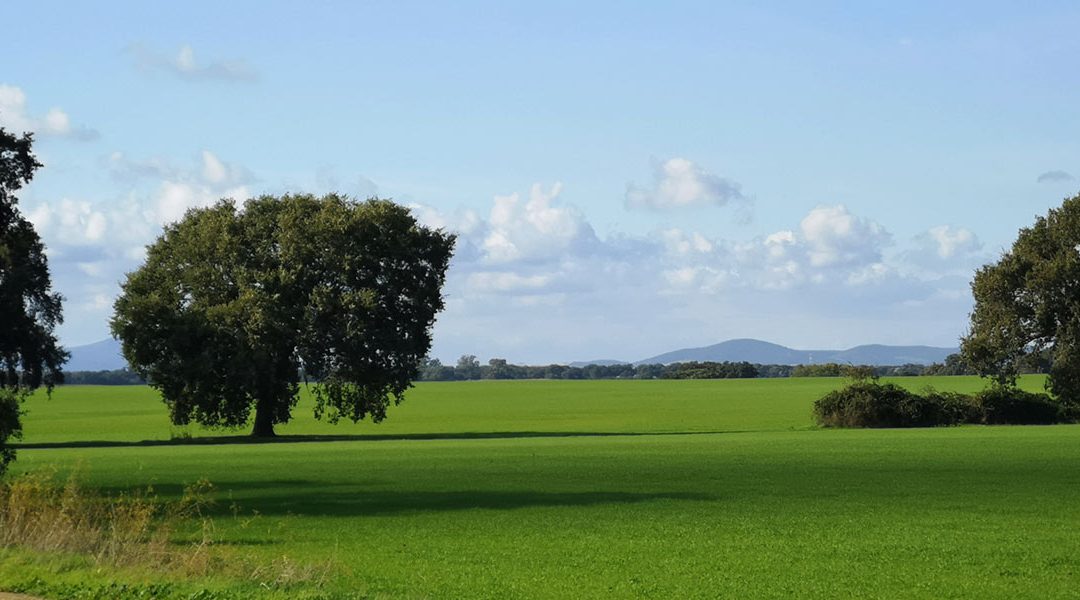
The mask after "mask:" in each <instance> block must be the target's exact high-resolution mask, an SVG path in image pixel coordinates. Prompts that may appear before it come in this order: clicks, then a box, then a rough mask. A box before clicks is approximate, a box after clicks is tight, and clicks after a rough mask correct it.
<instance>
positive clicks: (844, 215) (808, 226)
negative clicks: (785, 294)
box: [799, 204, 891, 267]
mask: <svg viewBox="0 0 1080 600" xmlns="http://www.w3.org/2000/svg"><path fill="white" fill-rule="evenodd" d="M799 228H800V230H801V231H802V238H803V240H805V243H806V246H807V248H808V250H809V258H810V264H811V265H813V266H815V267H823V266H830V265H837V264H856V265H859V264H865V263H867V262H874V261H877V260H879V259H880V258H881V251H882V248H883V247H884V246H886V245H888V244H889V242H890V241H891V236H890V235H889V232H887V231H885V229H884V228H883V227H882V226H881V225H879V224H877V223H875V222H873V221H871V220H869V219H864V218H859V217H856V216H855V215H853V214H851V212H850V211H848V209H847V208H846V207H845V206H844V205H842V204H837V205H833V206H818V207H816V208H814V209H813V210H811V211H810V212H809V213H808V214H807V215H806V216H805V217H804V218H803V220H802V222H800V223H799Z"/></svg>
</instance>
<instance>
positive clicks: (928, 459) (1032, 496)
mask: <svg viewBox="0 0 1080 600" xmlns="http://www.w3.org/2000/svg"><path fill="white" fill-rule="evenodd" d="M896 381H897V382H899V383H901V384H902V385H905V386H909V387H912V388H913V389H920V388H922V387H923V386H926V385H933V386H935V387H936V388H938V389H941V390H954V391H974V390H976V389H979V388H981V387H982V386H983V382H982V381H980V380H979V379H977V378H968V377H943V378H931V377H921V378H901V379H897V380H896ZM841 383H842V382H841V380H838V379H810V378H806V379H803V378H796V379H774V380H713V381H516V382H496V381H480V382H457V383H422V384H419V385H417V386H416V388H415V389H414V390H412V391H410V393H409V395H408V397H407V400H406V402H405V403H403V404H402V405H400V406H397V407H394V408H392V409H391V411H390V416H389V417H388V418H387V420H386V421H385V422H384V423H381V424H373V423H361V424H358V425H352V424H345V423H342V424H338V425H336V426H335V425H329V424H325V423H320V422H317V421H315V420H314V419H313V418H312V417H311V406H310V401H309V399H308V398H307V397H305V398H304V399H303V400H302V402H301V405H300V406H299V407H298V408H297V410H296V412H295V419H294V421H293V422H292V423H290V424H288V425H286V426H282V427H280V428H279V434H280V435H281V439H279V440H278V441H275V442H262V443H250V442H249V440H246V439H243V438H242V437H239V436H238V433H246V432H229V431H206V430H203V429H200V428H196V427H188V428H177V427H173V426H170V425H169V423H168V420H167V417H166V413H165V409H164V406H163V405H162V404H161V403H160V401H159V400H158V399H157V397H156V395H155V393H154V392H153V391H152V390H150V389H148V388H144V387H64V388H58V389H57V390H56V392H55V393H54V395H53V397H52V398H51V399H46V398H45V397H43V396H39V397H36V398H34V399H32V400H31V401H30V402H28V404H27V406H26V408H27V410H28V413H27V415H26V417H25V438H24V439H23V440H22V447H21V448H20V450H19V457H18V460H17V461H16V463H15V464H14V471H15V473H19V472H28V471H37V470H42V469H54V470H56V471H57V476H58V477H63V476H64V475H65V474H66V473H67V472H68V471H70V470H72V469H78V471H79V472H80V478H81V480H82V481H83V482H84V483H85V484H86V485H87V486H90V487H93V488H97V489H100V490H103V491H105V492H108V493H120V492H126V491H131V490H138V489H145V488H146V487H147V486H152V487H153V489H154V491H155V493H157V494H158V495H160V497H161V498H163V499H168V498H175V497H176V496H178V495H179V494H180V493H181V491H182V489H183V488H184V486H185V485H187V484H190V483H192V482H195V481H197V480H199V479H202V478H205V479H208V480H209V481H211V482H212V483H213V484H214V485H215V488H216V492H215V496H216V498H217V501H218V502H217V504H216V505H215V506H214V507H213V508H212V509H211V511H212V512H211V514H212V516H213V517H214V532H213V536H214V539H215V541H216V542H217V548H219V549H220V551H222V552H225V553H230V554H231V555H235V556H237V557H240V556H242V557H245V559H246V560H253V561H263V562H265V563H266V564H277V565H280V564H281V562H282V560H285V561H286V562H288V563H289V564H294V565H314V567H312V568H316V569H318V570H319V572H320V577H319V578H318V579H317V580H310V581H299V582H297V583H294V584H291V587H286V588H282V589H279V590H277V591H274V593H279V594H281V597H303V596H305V595H309V596H311V597H317V596H318V594H323V595H324V596H325V597H405V598H548V597H550V598H568V597H635V598H638V597H640V598H674V597H701V598H715V597H739V598H766V597H768V598H774V597H798V598H806V597H820V598H835V597H860V598H897V597H907V598H952V597H955V598H961V597H963V598H1016V597H1037V598H1053V597H1062V598H1063V597H1074V596H1075V594H1076V589H1077V584H1078V583H1080V533H1078V531H1080V504H1078V503H1077V501H1076V499H1077V498H1078V497H1080V494H1078V492H1080V426H1074V425H1064V426H1043V427H1021V426H1003V427H985V426H964V427H956V428H937V429H908V430H826V429H818V428H816V427H814V426H813V425H812V421H811V417H810V408H811V404H812V403H813V401H814V400H815V399H816V398H818V397H820V396H821V395H822V394H824V393H825V392H827V391H829V390H831V389H834V388H835V387H836V386H838V385H840V384H841ZM1023 385H1024V386H1025V387H1027V388H1029V389H1039V388H1041V385H1042V380H1041V379H1040V378H1037V377H1028V378H1025V379H1024V381H1023ZM161 577H162V576H161V575H160V574H155V573H154V572H152V571H146V570H143V571H139V570H134V569H131V570H123V569H115V570H111V569H101V568H98V567H96V566H94V565H91V564H88V563H86V562H85V561H83V562H80V561H79V560H78V559H77V558H70V557H69V558H56V557H40V556H36V555H33V554H30V553H27V552H23V551H18V550H6V551H2V552H0V589H4V588H5V587H8V588H10V587H12V586H19V585H25V582H26V581H29V580H31V579H33V578H38V579H40V580H42V581H46V582H49V585H55V586H62V585H69V586H74V587H72V588H71V589H75V588H77V587H78V586H84V587H86V586H89V587H93V586H95V585H99V586H100V585H104V584H105V583H106V582H109V581H124V582H127V583H131V584H137V585H148V584H150V583H151V582H155V581H159V580H160V579H161ZM259 585H260V584H255V583H251V582H248V581H239V580H237V581H232V580H228V579H223V578H221V577H217V578H215V577H209V578H206V579H204V580H199V581H193V582H186V583H183V584H180V587H179V588H177V589H180V590H193V589H195V588H196V587H206V588H208V589H211V590H219V591H220V593H222V594H225V596H222V597H227V595H228V594H235V595H236V596H237V597H244V596H245V595H247V596H248V597H258V595H259V594H260V593H261V592H262V591H265V590H260V588H259V587H258V586H259ZM184 586H188V587H184ZM191 586H195V587H191ZM56 589H60V588H59V587H57V588H56ZM271 591H273V590H271ZM185 593H186V592H185ZM268 593H269V592H268ZM193 597H195V596H193ZM206 597H209V596H206Z"/></svg>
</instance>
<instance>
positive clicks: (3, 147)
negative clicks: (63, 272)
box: [0, 128, 67, 474]
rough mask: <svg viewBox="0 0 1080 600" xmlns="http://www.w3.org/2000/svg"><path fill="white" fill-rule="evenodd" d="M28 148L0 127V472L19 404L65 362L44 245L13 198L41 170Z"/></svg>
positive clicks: (29, 141)
mask: <svg viewBox="0 0 1080 600" xmlns="http://www.w3.org/2000/svg"><path fill="white" fill-rule="evenodd" d="M32 145H33V136H32V135H31V134H29V133H27V134H23V135H22V136H15V135H14V134H11V133H8V132H6V131H4V129H3V128H0V474H2V473H3V472H4V470H5V468H6V467H7V465H8V463H9V462H10V461H11V460H12V459H13V458H14V452H12V450H11V449H10V448H8V447H7V446H5V442H6V441H7V440H8V439H9V438H10V437H13V436H17V435H18V432H19V430H20V428H21V426H20V424H19V410H18V404H19V402H20V401H21V400H22V399H23V398H25V397H26V396H27V395H29V393H30V392H32V391H33V390H35V389H37V388H38V387H40V386H42V385H44V386H45V387H46V388H47V389H49V390H51V389H52V387H53V386H54V385H55V384H56V383H59V382H60V381H61V380H62V379H63V375H62V374H61V370H60V368H61V365H62V364H63V363H64V361H65V360H66V359H67V354H66V353H65V352H64V350H63V349H62V348H61V347H60V346H59V345H58V344H57V340H56V334H55V333H54V330H55V328H56V326H57V325H59V324H60V323H62V322H63V315H62V306H61V302H62V298H61V297H60V294H57V293H56V292H53V291H52V283H51V280H50V277H49V262H48V258H47V257H46V255H45V246H44V245H43V244H42V243H41V239H40V238H39V237H38V234H37V232H36V231H34V226H33V225H32V224H31V223H30V221H28V220H26V218H25V217H23V216H22V214H21V213H20V212H19V208H18V206H17V204H18V198H16V197H15V192H17V191H18V190H19V189H20V188H22V186H23V185H25V184H27V183H30V180H31V179H33V177H34V171H36V170H37V169H38V168H40V167H41V163H39V162H38V161H37V159H36V158H35V157H34V154H33V152H32V150H31V146H32Z"/></svg>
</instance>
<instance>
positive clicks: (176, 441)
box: [9, 430, 745, 450]
mask: <svg viewBox="0 0 1080 600" xmlns="http://www.w3.org/2000/svg"><path fill="white" fill-rule="evenodd" d="M721 433H745V432H744V431H742V430H728V431H464V432H442V433H438V432H437V433H370V434H295V435H288V434H286V435H278V436H276V437H271V438H257V437H252V436H250V435H221V436H203V437H190V438H173V439H168V440H137V441H122V440H73V441H66V442H28V443H27V442H24V443H18V444H9V446H10V447H12V448H15V449H24V450H47V449H55V448H135V447H151V446H219V445H229V444H296V443H310V442H387V441H411V440H501V439H517V438H576V437H640V436H683V435H710V434H721Z"/></svg>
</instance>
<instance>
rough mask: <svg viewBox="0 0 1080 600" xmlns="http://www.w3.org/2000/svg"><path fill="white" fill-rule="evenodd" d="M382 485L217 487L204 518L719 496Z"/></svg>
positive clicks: (171, 492)
mask: <svg viewBox="0 0 1080 600" xmlns="http://www.w3.org/2000/svg"><path fill="white" fill-rule="evenodd" d="M378 485H385V482H383V483H380V482H377V481H373V480H372V481H349V482H347V483H340V482H339V483H334V482H327V481H314V480H306V479H278V480H264V481H225V482H221V483H220V484H217V485H216V486H215V488H216V489H215V492H214V494H213V496H214V497H215V498H216V499H217V500H218V502H216V503H215V504H213V505H211V506H209V507H206V513H205V514H207V515H208V516H213V517H221V516H230V515H238V516H240V517H241V518H244V517H245V516H251V515H260V516H315V517H354V516H384V515H396V514H415V513H438V512H448V511H464V510H475V509H489V510H514V509H519V508H530V507H585V506H599V505H605V504H640V503H644V502H654V501H661V500H678V501H711V500H716V496H714V495H711V494H702V493H693V492H625V491H614V490H590V491H564V492H552V491H546V490H534V489H527V490H521V489H516V490H492V489H458V490H418V489H387V488H386V487H382V488H380V489H372V487H374V486H378ZM99 489H100V491H102V492H104V493H106V494H108V495H114V496H115V495H119V494H123V493H128V492H130V491H131V488H129V487H106V488H99ZM153 489H154V492H155V493H156V494H158V495H159V497H163V498H169V497H172V498H176V497H180V496H181V495H182V494H183V491H184V486H183V485H182V484H179V483H159V484H155V485H154V488H153ZM237 511H239V512H237Z"/></svg>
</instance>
